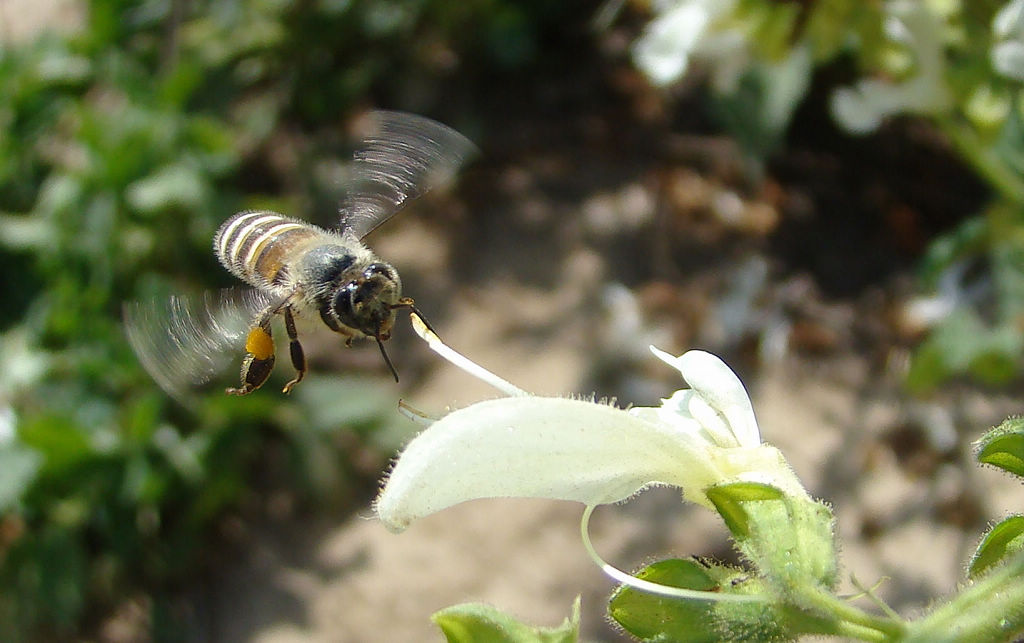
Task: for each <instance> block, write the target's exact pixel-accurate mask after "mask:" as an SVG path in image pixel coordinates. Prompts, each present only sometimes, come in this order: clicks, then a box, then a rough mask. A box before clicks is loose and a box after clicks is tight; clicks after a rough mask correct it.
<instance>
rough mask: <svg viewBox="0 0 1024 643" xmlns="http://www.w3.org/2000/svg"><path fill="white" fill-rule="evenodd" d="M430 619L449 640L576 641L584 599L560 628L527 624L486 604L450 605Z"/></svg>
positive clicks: (507, 642)
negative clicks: (581, 604)
mask: <svg viewBox="0 0 1024 643" xmlns="http://www.w3.org/2000/svg"><path fill="white" fill-rule="evenodd" d="M430 618H431V620H433V621H434V623H436V624H437V626H438V627H440V628H441V631H442V632H443V633H444V636H445V639H446V640H447V641H448V642H449V643H470V642H479V641H487V642H488V643H491V642H493V643H575V641H577V640H578V638H579V629H580V599H579V597H578V596H577V597H576V600H575V601H574V602H573V605H572V615H571V616H569V617H568V618H566V619H565V621H563V622H562V624H561V625H559V626H558V627H533V626H531V625H526V624H525V623H521V622H519V621H517V620H516V619H514V618H512V617H511V616H509V615H507V614H505V613H503V612H501V611H500V610H498V609H497V608H495V607H491V606H490V605H484V604H482V603H463V604H461V605H453V606H451V607H446V608H445V609H443V610H441V611H439V612H435V613H434V615H433V616H431V617H430Z"/></svg>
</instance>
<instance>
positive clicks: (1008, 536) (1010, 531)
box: [967, 515, 1024, 580]
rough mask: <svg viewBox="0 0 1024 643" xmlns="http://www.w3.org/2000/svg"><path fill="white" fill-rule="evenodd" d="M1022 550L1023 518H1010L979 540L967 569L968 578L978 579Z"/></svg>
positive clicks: (1023, 536) (1023, 547) (1023, 539)
mask: <svg viewBox="0 0 1024 643" xmlns="http://www.w3.org/2000/svg"><path fill="white" fill-rule="evenodd" d="M1022 549H1024V516H1020V515H1018V516H1010V517H1009V518H1007V519H1005V520H1003V521H1002V522H1000V523H998V524H996V525H994V526H993V527H992V528H991V529H990V530H989V531H988V533H987V534H985V537H984V538H982V539H981V544H979V545H978V550H977V551H976V552H974V557H973V558H972V559H971V564H970V566H969V567H968V568H967V572H968V577H969V578H971V579H972V580H974V579H977V578H979V577H980V576H981V575H983V574H984V573H985V572H987V571H988V570H989V569H991V568H992V567H993V566H995V565H998V564H999V563H1001V562H1002V561H1003V560H1005V559H1006V558H1007V557H1008V556H1011V555H1013V554H1016V553H1017V552H1019V551H1021V550H1022Z"/></svg>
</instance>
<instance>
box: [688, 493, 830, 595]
mask: <svg viewBox="0 0 1024 643" xmlns="http://www.w3.org/2000/svg"><path fill="white" fill-rule="evenodd" d="M705 493H706V494H707V497H708V499H709V500H711V502H712V503H713V504H714V505H715V508H716V509H717V510H718V513H719V514H720V515H721V516H722V518H723V519H724V520H725V524H726V526H727V527H728V528H729V531H730V532H732V535H733V538H734V539H735V541H736V545H737V546H738V547H739V549H740V551H742V552H743V553H744V554H745V555H746V556H747V557H748V558H749V559H750V561H751V562H752V563H754V565H755V566H756V567H757V569H758V570H760V571H761V573H762V574H763V575H764V578H765V579H766V580H767V581H769V582H771V583H772V584H773V586H774V587H775V589H776V590H777V591H779V592H781V593H782V594H785V595H787V597H788V598H789V599H792V598H794V597H793V596H791V595H790V594H791V592H792V590H793V589H794V588H798V587H801V586H804V585H806V584H808V583H810V584H814V585H817V586H819V587H823V588H826V589H829V590H831V589H833V588H834V587H835V585H836V581H837V578H838V563H837V561H836V550H835V536H834V533H833V522H834V520H833V517H832V512H831V511H830V510H829V508H828V507H826V506H825V505H823V504H821V503H818V502H815V501H814V500H812V499H810V498H808V497H806V496H796V497H795V496H787V495H785V494H784V493H783V492H782V491H781V490H780V489H777V488H776V487H773V486H771V485H767V484H762V483H758V482H733V483H729V484H722V485H716V486H714V487H711V488H709V489H707V490H705Z"/></svg>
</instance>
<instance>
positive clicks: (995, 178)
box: [936, 116, 1024, 203]
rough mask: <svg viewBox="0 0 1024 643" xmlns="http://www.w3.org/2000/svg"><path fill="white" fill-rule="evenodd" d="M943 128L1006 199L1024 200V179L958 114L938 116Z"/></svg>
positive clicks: (986, 179) (972, 164)
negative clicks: (984, 142)
mask: <svg viewBox="0 0 1024 643" xmlns="http://www.w3.org/2000/svg"><path fill="white" fill-rule="evenodd" d="M936 123H937V124H938V126H939V129H941V130H942V132H943V133H944V134H945V135H946V136H947V137H948V138H949V140H950V141H951V142H952V143H953V146H954V147H955V148H956V149H957V151H958V152H960V154H961V155H963V157H964V158H965V159H967V161H968V162H969V163H970V164H971V166H972V167H973V168H974V169H975V171H977V172H978V174H980V175H981V177H982V178H983V179H984V180H985V181H986V182H988V184H989V185H991V186H992V189H994V190H995V191H996V192H998V193H999V194H1000V195H1001V196H1002V197H1003V198H1004V199H1007V200H1009V201H1010V202H1011V203H1024V180H1022V179H1021V177H1020V176H1019V175H1018V174H1017V173H1016V172H1014V171H1013V170H1012V169H1010V168H1009V167H1008V166H1007V165H1006V163H1003V162H1002V161H1001V160H999V158H998V157H997V156H996V155H995V154H994V153H993V152H992V149H991V147H989V146H986V145H984V144H983V143H981V142H980V141H979V140H978V136H977V134H976V133H975V132H974V131H973V130H972V129H971V128H970V127H969V126H968V125H965V124H964V123H961V122H959V121H957V120H956V119H955V117H952V116H951V117H946V118H937V119H936Z"/></svg>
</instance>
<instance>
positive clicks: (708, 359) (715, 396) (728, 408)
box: [651, 346, 761, 447]
mask: <svg viewBox="0 0 1024 643" xmlns="http://www.w3.org/2000/svg"><path fill="white" fill-rule="evenodd" d="M651 352H652V353H654V354H655V355H656V356H657V357H658V358H659V359H661V360H662V361H663V362H665V363H666V364H669V365H670V366H674V367H675V368H676V369H678V370H679V372H680V374H682V376H683V379H684V380H686V383H687V384H689V385H690V388H691V389H693V391H694V392H695V393H696V394H697V395H696V396H694V398H693V399H691V400H690V402H689V405H690V412H691V414H692V415H693V416H694V417H695V418H696V419H697V420H698V421H700V422H701V424H702V425H704V426H705V428H709V429H710V428H712V427H713V426H714V422H713V421H712V420H711V419H710V418H708V417H707V416H708V414H707V408H706V407H703V408H702V405H701V404H700V403H698V402H697V401H696V400H697V398H699V399H700V401H701V402H703V403H706V404H707V405H708V406H710V407H711V409H713V410H714V411H716V412H717V413H718V414H719V415H720V416H721V417H722V418H724V420H725V421H726V423H727V424H728V425H729V428H730V429H731V431H732V435H733V437H734V438H735V441H736V442H735V444H722V443H719V446H723V447H729V446H747V447H753V446H757V445H758V444H760V443H761V434H760V432H759V431H758V428H757V420H756V418H755V417H754V407H753V406H751V404H750V397H749V396H748V395H747V390H746V389H745V388H743V382H741V381H740V378H739V377H737V376H736V373H733V372H732V369H730V368H729V367H728V366H726V364H725V362H723V361H722V360H721V359H719V358H718V357H716V356H715V355H712V354H711V353H707V352H705V351H687V352H686V353H683V355H681V356H680V357H674V356H672V355H670V354H668V353H666V352H665V351H662V350H658V349H657V348H655V347H654V346H651ZM712 433H713V435H715V436H716V437H717V434H718V431H712Z"/></svg>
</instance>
